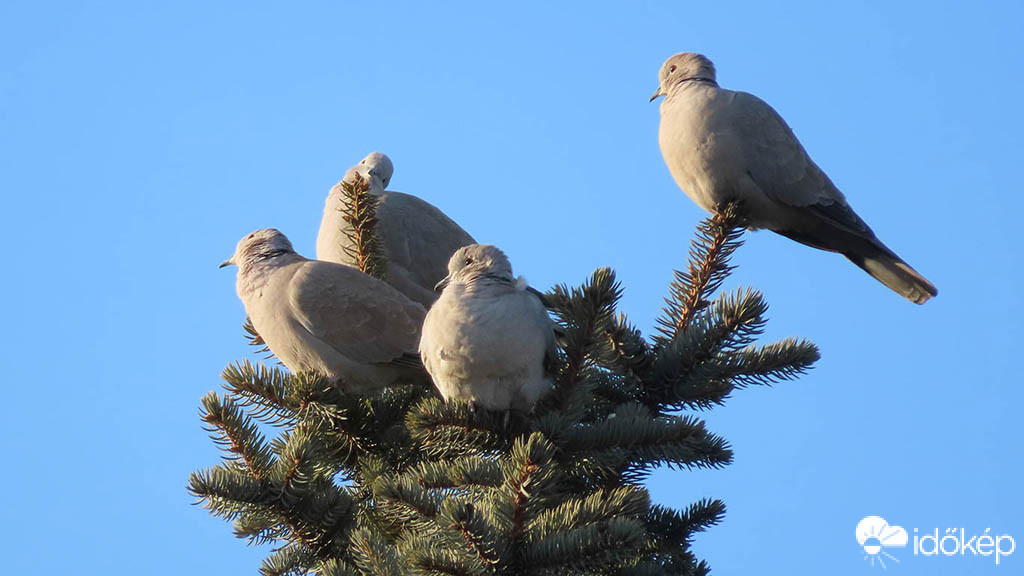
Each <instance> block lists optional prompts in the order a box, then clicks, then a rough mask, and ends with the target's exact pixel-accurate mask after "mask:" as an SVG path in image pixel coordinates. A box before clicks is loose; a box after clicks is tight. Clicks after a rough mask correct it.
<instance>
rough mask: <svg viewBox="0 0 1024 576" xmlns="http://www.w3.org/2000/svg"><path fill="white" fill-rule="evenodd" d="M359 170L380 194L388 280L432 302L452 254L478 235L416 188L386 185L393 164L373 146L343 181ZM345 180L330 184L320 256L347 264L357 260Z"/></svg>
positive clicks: (379, 224) (319, 240)
mask: <svg viewBox="0 0 1024 576" xmlns="http://www.w3.org/2000/svg"><path fill="white" fill-rule="evenodd" d="M356 173H358V174H360V175H361V176H362V177H363V178H365V179H366V180H367V181H368V183H369V186H370V193H371V194H374V195H375V196H377V197H378V199H379V201H378V204H377V226H376V232H377V236H378V238H380V242H381V249H382V252H383V256H384V258H385V259H386V260H387V270H386V280H387V282H388V283H389V284H391V285H392V286H394V287H395V288H397V289H398V290H399V291H400V292H402V293H403V294H405V295H406V296H408V297H409V298H410V299H412V300H415V301H416V302H419V303H420V304H423V305H424V306H430V305H431V303H433V302H434V300H436V299H437V296H438V295H437V292H435V291H434V284H436V283H437V281H438V280H440V279H441V278H443V277H444V275H445V274H446V270H447V266H448V259H449V258H451V255H452V254H453V253H454V252H455V251H456V250H458V249H459V248H461V247H462V246H466V245H468V244H473V243H474V242H475V241H474V240H473V237H472V236H470V235H469V234H468V233H467V232H466V231H465V230H463V229H462V228H461V227H460V226H459V225H458V224H456V223H455V222H454V221H453V220H452V219H451V218H449V217H448V216H446V215H445V214H444V212H441V210H439V209H438V208H437V207H435V206H434V205H432V204H430V203H429V202H426V201H425V200H422V199H421V198H417V197H416V196H413V195H411V194H403V193H401V192H395V191H391V190H386V188H387V186H388V184H389V183H390V182H391V176H392V175H393V174H394V167H393V165H392V163H391V159H389V158H388V157H387V156H386V155H384V154H381V153H379V152H374V153H372V154H370V155H368V156H367V157H366V158H363V160H362V161H360V162H359V164H357V165H356V166H354V167H352V168H351V169H349V171H348V172H347V173H346V174H345V178H344V179H343V181H351V180H352V178H353V176H354V174H356ZM341 194H342V190H341V183H338V184H337V185H335V186H334V187H333V188H331V191H330V193H329V194H328V195H327V202H326V205H325V206H324V215H323V219H322V220H321V222H320V233H319V235H318V236H317V241H316V256H317V259H319V260H324V261H327V262H337V263H338V264H344V265H346V266H354V265H355V263H354V262H353V261H352V258H351V257H350V256H349V255H348V253H347V252H346V247H349V248H351V242H350V241H349V239H348V236H347V235H346V234H345V230H349V229H350V228H351V227H350V226H349V224H348V223H347V222H345V221H344V219H343V218H342V212H341V211H340V208H341Z"/></svg>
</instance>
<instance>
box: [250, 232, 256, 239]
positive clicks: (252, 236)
mask: <svg viewBox="0 0 1024 576" xmlns="http://www.w3.org/2000/svg"><path fill="white" fill-rule="evenodd" d="M255 237H256V233H255V232H253V233H252V234H249V240H252V239H253V238H255Z"/></svg>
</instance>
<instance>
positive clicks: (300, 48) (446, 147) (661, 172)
mask: <svg viewBox="0 0 1024 576" xmlns="http://www.w3.org/2000/svg"><path fill="white" fill-rule="evenodd" d="M1022 18H1024V10H1022V7H1021V5H1020V3H1015V2H976V3H971V4H970V5H968V4H967V3H944V2H874V3H863V2H842V3H820V2H808V3H802V4H801V3H791V4H783V3H777V2H733V3H725V2H719V3H715V2H702V3H683V2H662V3H653V2H651V3H646V2H645V3H635V4H628V5H627V4H625V3H622V4H619V5H612V4H610V3H609V4H605V3H594V2H588V3H577V4H569V3H566V4H564V5H554V4H551V3H530V2H526V3H515V4H508V5H506V6H497V5H495V4H493V3H465V4H462V5H459V6H451V7H441V6H438V5H435V4H433V3H431V4H428V3H411V2H410V3H394V4H392V3H383V2H380V3H369V2H367V3H363V4H361V5H357V4H352V3H331V2H312V3H303V4H302V5H301V6H288V7H286V6H285V5H284V4H282V3H249V2H246V3H243V2H223V3H210V2H184V1H183V2H175V3H157V2H121V3H117V2H66V3H52V2H25V1H20V0H9V1H7V2H4V3H3V4H2V5H0V182H2V190H3V197H4V205H5V209H4V210H3V211H0V221H2V225H3V229H4V231H5V237H6V238H7V242H8V243H9V244H10V246H9V247H8V249H7V250H5V257H4V264H5V268H6V270H8V272H6V273H4V276H3V278H4V281H3V282H2V283H0V297H2V301H4V302H7V303H8V305H7V306H6V309H5V316H6V318H5V320H6V321H5V325H6V326H7V330H4V331H2V332H0V339H2V340H0V345H2V349H4V350H5V351H6V354H5V355H4V356H5V360H4V377H5V380H6V381H7V384H6V386H5V395H6V406H7V408H6V410H4V416H3V418H0V449H2V451H3V455H4V460H5V462H6V464H5V466H4V468H3V474H2V475H0V490H2V492H3V493H4V494H5V495H6V499H5V508H6V511H5V514H4V517H5V519H6V522H5V523H6V525H7V529H8V530H7V535H6V536H5V537H4V538H2V539H0V542H2V544H0V547H2V549H3V552H4V560H5V566H6V568H5V571H7V572H9V573H11V574H50V573H69V574H111V573H133V574H136V573H143V574H189V573H232V574H253V573H255V569H256V567H257V566H258V563H259V560H260V559H261V558H262V557H263V555H264V554H265V553H266V550H265V549H260V548H250V547H246V546H245V544H244V543H243V542H242V541H239V540H235V539H234V538H233V537H232V536H231V532H230V528H229V526H228V525H227V524H225V523H223V522H221V521H219V520H216V519H212V518H210V517H209V516H208V515H207V514H206V512H205V511H204V510H202V509H200V508H198V507H195V506H192V505H191V503H190V502H191V500H190V498H189V497H188V495H187V494H186V492H185V489H184V486H185V481H186V478H187V475H188V473H189V471H191V470H192V469H195V468H199V467H203V466H208V465H212V464H214V463H216V462H217V458H218V456H217V453H216V451H215V449H214V447H213V445H212V444H211V442H210V441H209V440H208V439H207V438H206V435H205V434H204V432H203V431H202V430H201V429H200V424H199V420H198V418H197V416H196V411H197V406H198V400H199V398H200V397H201V396H202V395H203V394H204V393H205V392H206V391H208V390H211V389H215V388H218V386H219V373H220V370H221V369H222V368H223V367H224V366H225V365H226V364H228V363H229V362H231V361H232V360H234V359H237V358H241V357H243V356H244V355H246V354H248V353H249V349H248V347H247V346H246V344H245V341H244V339H243V338H242V332H241V329H240V324H241V322H242V320H243V318H244V311H243V308H242V305H241V303H240V302H239V301H238V300H237V298H236V296H235V294H234V275H233V273H232V272H227V271H224V270H218V269H217V264H218V263H219V262H220V261H221V260H223V259H224V258H226V257H227V256H228V255H230V253H231V252H232V251H233V249H234V245H235V242H236V241H237V239H238V238H239V237H241V236H242V235H243V234H245V233H247V232H249V231H251V230H252V229H255V228H260V227H267V226H274V227H277V228H280V229H281V230H282V231H284V232H285V233H286V234H288V235H289V236H290V238H291V239H292V240H293V242H294V243H295V246H296V247H297V249H298V250H299V251H300V252H302V253H305V254H307V255H312V252H313V246H314V240H315V236H316V230H317V226H318V224H319V221H320V213H321V210H322V206H323V199H324V196H325V195H326V193H327V190H328V189H329V187H330V186H331V185H332V184H333V183H334V182H335V181H336V180H337V179H339V178H340V177H341V176H342V175H343V174H344V172H345V170H346V168H348V167H349V166H350V165H352V164H354V163H355V162H357V161H358V160H359V159H360V158H362V156H364V155H365V154H366V153H367V152H369V151H372V150H380V151H383V152H386V153H388V154H389V155H390V156H391V157H392V159H393V160H394V162H395V167H396V170H395V176H394V179H393V181H392V187H393V188H394V189H396V190H402V191H406V192H411V193H414V194H417V195H420V196H422V197H424V198H426V199H428V200H430V201H431V202H433V203H435V204H436V205H438V206H440V207H441V208H442V209H444V210H445V211H446V212H447V213H448V214H449V215H450V216H452V217H453V218H454V219H455V220H457V221H458V222H460V223H461V224H462V225H463V226H464V227H465V228H466V229H467V230H469V231H470V232H471V233H472V234H474V235H475V236H476V238H477V239H478V240H480V241H484V242H488V243H493V244H496V245H498V246H500V247H502V248H503V249H504V250H505V251H506V252H507V253H508V254H509V256H510V257H511V259H512V263H513V265H514V266H515V268H516V271H517V272H518V273H521V274H524V275H526V276H527V278H529V280H530V281H531V283H532V284H534V285H536V286H539V287H548V286H550V285H552V284H554V283H556V282H565V283H570V284H574V283H578V282H581V281H582V280H583V279H584V278H585V277H586V276H587V274H589V273H590V272H591V271H592V270H593V269H594V268H596V267H598V266H612V267H613V268H615V269H616V270H617V272H618V274H619V278H620V279H621V280H622V281H623V283H624V284H625V286H626V289H627V290H626V298H625V299H624V301H623V306H622V309H623V311H625V312H627V313H628V314H629V315H630V316H631V318H632V319H633V320H634V321H635V322H636V323H638V324H639V325H640V326H641V327H644V328H645V329H646V331H647V332H648V333H649V332H650V330H649V329H650V327H651V326H653V320H654V318H655V317H656V315H657V314H658V311H659V308H660V305H661V299H662V297H663V296H664V295H665V294H666V285H667V282H668V280H669V279H670V277H671V271H672V269H673V267H677V266H681V265H682V264H683V262H684V261H685V254H686V248H687V244H688V242H689V238H690V236H691V233H692V230H693V226H694V225H695V224H696V223H697V222H698V220H699V219H700V218H702V217H703V214H702V213H701V212H700V211H699V209H698V208H697V207H696V206H694V205H693V204H692V203H691V202H690V201H689V200H688V199H687V198H686V197H685V196H684V195H683V193H682V192H681V191H680V190H679V189H678V188H677V187H676V185H675V183H674V182H673V181H672V179H671V177H670V176H669V174H668V170H667V169H666V168H665V166H664V164H663V162H662V159H661V155H660V153H659V151H658V146H657V125H658V110H657V105H656V104H649V103H648V102H647V98H648V96H649V95H650V94H651V92H652V91H653V90H654V88H655V87H656V82H657V71H658V67H659V66H660V64H661V62H662V61H663V60H664V59H665V58H666V57H668V56H669V55H671V54H673V53H675V52H679V51H683V50H692V51H700V52H703V53H705V54H707V55H708V56H709V57H711V58H712V59H713V60H714V61H715V63H716V64H717V66H718V69H719V81H720V83H721V84H722V85H723V86H725V87H729V88H734V89H741V90H747V91H750V92H754V93H756V94H758V95H759V96H761V97H762V98H764V99H765V100H767V101H768V102H769V103H771V104H772V105H773V106H774V107H775V108H776V109H777V110H778V111H779V112H780V113H782V115H783V116H784V117H785V118H786V119H787V120H788V122H789V123H790V125H791V126H792V127H793V129H794V131H795V132H796V133H797V135H798V136H799V137H800V138H801V140H802V141H803V143H804V145H805V146H806V147H807V148H808V150H809V151H810V153H811V155H812V156H813V157H814V159H815V160H816V161H817V162H818V164H819V165H821V166H822V167H823V168H824V169H825V170H826V171H827V172H828V173H829V174H830V175H831V177H832V179H833V180H834V181H835V182H836V183H837V184H838V185H839V187H840V188H842V189H843V190H844V191H845V192H846V194H847V196H848V198H849V199H850V201H851V203H852V205H853V206H854V207H855V208H856V209H857V211H858V212H859V213H860V215H861V216H862V217H863V218H864V219H865V220H866V221H868V222H869V223H870V224H871V225H872V226H873V228H874V229H875V231H876V232H877V233H878V235H879V236H880V237H881V238H882V239H883V240H884V241H885V242H886V243H887V244H888V245H890V246H891V247H892V248H893V249H895V250H896V251H897V252H899V253H900V254H901V255H902V256H903V257H904V258H905V259H906V260H908V261H909V262H910V263H912V264H913V265H914V266H915V267H916V268H917V269H919V270H920V271H921V272H923V273H924V274H925V275H926V276H928V277H929V278H930V279H931V280H932V281H933V282H934V283H935V284H936V285H937V286H938V287H939V290H940V294H939V297H938V298H936V299H935V300H934V301H932V302H930V303H928V304H927V305H925V306H924V307H917V306H914V305H912V304H909V303H907V302H905V301H903V300H902V299H900V298H899V297H897V296H895V295H893V294H892V293H890V292H889V291H888V290H886V289H885V288H883V287H881V286H880V285H878V284H876V283H875V282H874V281H873V280H871V279H870V278H869V277H868V276H866V275H865V274H864V273H863V272H861V271H860V270H858V269H857V268H855V267H854V266H852V265H851V264H849V263H848V262H846V261H845V260H844V259H842V258H841V257H838V256H836V255H833V254H825V253H820V252H816V251H813V250H811V249H808V248H805V247H802V246H799V245H796V244H794V243H793V242H791V241H788V240H786V239H784V238H781V237H777V236H774V235H772V234H770V233H764V232H762V233H757V234H753V235H748V239H747V243H746V245H745V246H744V247H743V248H742V249H741V250H740V251H739V253H738V254H737V256H736V259H735V263H736V264H737V265H738V266H739V268H738V270H737V272H736V273H735V275H734V276H733V277H732V279H731V280H730V281H729V282H728V283H727V284H726V287H727V288H735V287H737V286H740V285H752V286H755V287H757V288H759V289H761V290H762V291H763V292H764V293H765V295H766V297H767V300H768V301H769V303H770V304H771V310H770V318H771V322H770V326H769V330H768V334H767V335H766V337H767V338H779V337H783V336H790V335H792V336H803V337H807V338H810V339H813V340H814V341H815V342H817V343H818V345H819V346H820V347H821V349H822V354H823V358H822V360H821V362H820V363H819V365H818V367H817V368H816V369H815V370H814V371H813V372H812V373H811V374H810V375H808V376H807V377H805V378H802V379H801V380H799V381H797V382H792V383H785V384H781V385H778V386H776V387H774V388H771V389H768V388H758V389H751V390H745V391H743V392H741V393H738V394H737V395H736V396H735V397H734V398H733V399H732V400H731V401H730V402H729V404H728V405H727V406H726V407H724V408H720V409H715V410H713V411H711V412H709V413H707V414H705V416H706V418H707V420H708V421H709V424H710V426H711V427H712V429H713V430H714V431H715V432H717V433H719V434H722V435H724V436H725V437H726V438H728V439H729V440H730V441H731V443H732V445H733V447H734V449H735V453H736V462H735V464H734V465H733V466H731V467H728V468H726V469H724V470H719V471H700V472H691V473H687V472H674V471H663V472H660V473H658V474H656V475H655V476H654V477H653V478H652V479H651V481H650V489H651V491H652V493H653V495H654V496H655V498H656V500H657V501H659V502H662V503H665V504H669V505H675V506H683V505H685V504H687V503H688V502H691V501H693V500H696V499H697V498H700V497H704V496H713V497H718V498H722V499H724V500H725V501H726V502H727V504H728V506H729V512H728V515H727V518H726V520H725V522H724V523H723V524H722V525H721V526H719V527H716V528H714V529H712V530H711V531H709V532H708V533H706V534H704V535H701V536H700V537H699V538H698V539H697V541H696V544H695V549H696V551H697V552H698V554H699V555H700V556H702V557H704V558H706V559H707V560H709V561H710V562H711V564H712V566H713V568H714V570H715V573H716V574H743V573H751V572H752V571H754V570H758V571H759V573H766V574H775V573H782V572H783V571H786V572H787V573H831V574H840V575H847V574H850V575H858V574H870V573H872V572H874V571H877V570H879V568H877V567H876V568H871V567H870V566H868V565H867V563H866V562H865V561H864V560H863V559H862V556H863V554H862V553H861V552H860V549H859V548H858V545H857V542H856V541H855V539H854V527H855V526H856V524H857V522H858V521H859V520H860V519H861V518H862V517H864V516H868V515H879V516H883V517H885V518H886V519H888V520H889V521H890V522H892V523H895V524H900V525H902V526H904V527H905V528H906V529H907V531H908V532H911V531H912V529H913V528H918V529H920V532H921V533H922V534H923V533H928V532H930V531H931V530H932V529H933V528H939V529H940V531H943V532H944V530H945V529H946V528H952V527H956V528H960V527H963V528H965V530H966V532H967V534H968V535H970V534H972V533H973V534H981V533H983V532H984V530H985V529H986V528H989V529H990V530H991V531H990V533H991V534H1010V535H1012V536H1013V537H1015V539H1016V541H1017V542H1019V543H1020V544H1021V545H1022V546H1024V497H1022V495H1021V492H1020V486H1021V485H1022V484H1024V465H1022V464H1021V458H1020V456H1021V450H1020V438H1021V437H1022V435H1024V426H1022V424H1021V419H1020V417H1019V416H1018V415H1017V413H1018V412H1019V407H1020V406H1021V404H1022V402H1024V393H1022V391H1021V386H1020V385H1021V383H1022V382H1021V377H1020V374H1019V371H1018V370H1019V366H1020V363H1019V360H1018V358H1019V350H1018V344H1017V343H1016V341H1015V337H1016V336H1017V335H1018V333H1019V326H1018V324H1017V323H1018V322H1020V321H1021V319H1022V318H1024V298H1022V296H1021V294H1020V288H1019V286H1020V285H1021V282H1022V280H1024V265H1022V258H1021V256H1020V236H1019V234H1018V232H1017V228H1018V222H1019V217H1020V216H1019V215H1020V213H1021V212H1022V210H1024V202H1022V200H1021V193H1020V192H1021V190H1020V179H1019V176H1018V171H1019V168H1020V163H1021V157H1022V155H1024V143H1022V140H1021V137H1020V134H1022V133H1024V120H1022V115H1021V106H1020V102H1019V100H1020V94H1021V93H1022V90H1024V86H1022V83H1024V77H1022V75H1021V70H1022V69H1024V67H1022V65H1024V39H1022V38H1024V36H1022V35H1021V34H1020V22H1021V21H1022ZM894 554H895V555H896V556H897V557H898V558H900V559H901V560H902V562H901V563H900V564H899V565H898V566H894V567H893V566H890V569H889V570H888V572H890V573H893V574H906V575H909V574H929V575H932V574H966V573H970V574H1000V573H1003V574H1013V573H1021V570H1022V566H1024V549H1021V550H1019V551H1018V553H1017V554H1016V555H1014V556H1010V557H1007V558H1004V559H1003V560H1002V561H1001V564H1000V565H999V566H996V565H995V562H994V560H993V558H992V557H987V558H986V557H980V556H974V557H971V555H970V554H969V553H968V554H967V555H965V556H962V557H961V556H958V557H952V558H946V557H938V558H936V557H921V556H917V557H915V556H913V554H912V552H911V550H910V549H909V548H908V549H905V550H902V551H896V552H894Z"/></svg>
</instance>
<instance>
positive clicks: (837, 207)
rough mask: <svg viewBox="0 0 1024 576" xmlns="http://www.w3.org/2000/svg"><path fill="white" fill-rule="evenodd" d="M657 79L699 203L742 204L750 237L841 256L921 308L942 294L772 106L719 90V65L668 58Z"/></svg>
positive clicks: (712, 206)
mask: <svg viewBox="0 0 1024 576" xmlns="http://www.w3.org/2000/svg"><path fill="white" fill-rule="evenodd" d="M658 80H659V86H658V90H657V91H656V92H655V93H654V95H653V96H652V97H651V100H652V101H653V100H654V99H655V98H658V97H659V96H664V97H665V100H664V101H663V102H662V103H661V127H660V129H659V132H658V143H659V144H660V146H661V153H662V156H664V158H665V163H666V164H667V165H668V169H669V171H670V172H671V173H672V177H673V178H674V179H675V181H676V184H678V185H679V187H680V188H682V189H683V191H684V192H686V194H687V195H688V196H689V197H690V198H691V199H692V200H693V201H694V202H696V203H697V205H699V206H700V207H701V208H704V209H705V210H707V211H709V212H717V211H718V210H719V209H720V208H723V207H724V206H725V205H726V204H728V203H729V202H732V201H737V202H738V204H739V208H740V211H741V213H742V215H743V217H744V218H745V220H746V222H745V224H746V225H747V227H749V228H751V229H757V228H767V229H768V230H772V231H774V232H777V233H779V234H782V235H783V236H787V237H789V238H791V239H793V240H796V241H797V242H800V243H802V244H806V245H808V246H812V247H814V248H819V249H822V250H828V251H831V252H839V253H840V254H842V255H843V256H846V258H847V259H849V260H850V261H851V262H853V263H854V264H856V265H857V266H859V267H860V268H862V269H864V270H865V271H866V272H867V273H868V274H870V275H871V276H873V277H875V279H877V280H878V281H879V282H881V283H882V284H885V285H886V286H888V287H889V288H890V289H892V290H893V291H895V292H897V293H898V294H900V295H901V296H903V297H904V298H906V299H908V300H910V301H912V302H915V303H917V304H923V303H924V302H925V301H927V300H928V299H929V298H931V297H932V296H935V295H936V294H938V291H937V290H936V289H935V286H933V285H932V283H931V282H929V281H928V280H926V279H925V278H924V277H923V276H921V274H919V273H918V272H917V271H916V270H914V269H913V268H911V267H910V265H909V264H907V263H906V262H904V261H903V260H902V259H900V257H899V256H897V255H896V254H895V253H894V252H893V251H892V250H890V249H889V248H888V247H887V246H886V245H885V244H883V243H882V242H881V240H879V239H878V238H876V237H875V234H874V232H872V231H871V228H869V227H868V225H867V224H866V223H865V222H864V221H863V220H861V219H860V217H859V216H857V214H856V213H855V212H854V211H853V209H852V208H850V205H849V204H848V203H847V202H846V198H845V197H844V196H843V193H842V192H840V191H839V189H838V188H836V186H835V185H834V184H833V183H832V181H831V180H830V179H829V177H828V176H827V175H826V174H825V173H824V172H822V170H821V168H819V167H818V165H817V164H815V163H814V161H812V160H811V158H810V157H809V156H808V155H807V152H806V151H805V150H804V148H803V146H802V145H801V144H800V142H799V141H798V140H797V138H796V136H795V135H794V134H793V131H792V130H791V129H790V128H789V126H788V125H787V124H786V122H785V121H784V120H783V119H782V117H781V116H779V114H778V113H777V112H776V111H775V110H774V109H772V107H771V106H769V105H768V104H766V103H765V102H764V101H763V100H761V99H760V98H758V97H757V96H754V95H752V94H748V93H746V92H734V91H732V90H726V89H724V88H720V87H719V86H718V82H717V81H716V79H715V67H714V65H713V64H712V63H711V61H710V60H708V59H707V58H705V57H704V56H702V55H700V54H695V53H692V52H683V53H680V54H676V55H674V56H672V57H671V58H669V59H668V60H666V61H665V63H664V64H663V65H662V67H661V71H660V72H659V74H658Z"/></svg>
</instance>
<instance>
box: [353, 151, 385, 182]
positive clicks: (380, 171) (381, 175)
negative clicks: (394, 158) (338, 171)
mask: <svg viewBox="0 0 1024 576" xmlns="http://www.w3.org/2000/svg"><path fill="white" fill-rule="evenodd" d="M352 169H353V170H357V171H358V172H359V173H360V174H361V175H362V176H363V178H368V179H371V180H377V182H378V183H379V184H380V189H381V190H384V189H386V188H387V187H388V184H390V183H391V176H393V175H394V173H395V166H394V164H392V163H391V158H388V157H387V155H386V154H382V153H380V152H370V153H369V154H368V155H367V156H366V158H363V159H362V160H360V161H359V164H357V165H356V166H353V168H352ZM371 184H372V182H371Z"/></svg>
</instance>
